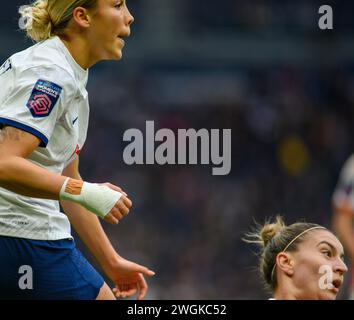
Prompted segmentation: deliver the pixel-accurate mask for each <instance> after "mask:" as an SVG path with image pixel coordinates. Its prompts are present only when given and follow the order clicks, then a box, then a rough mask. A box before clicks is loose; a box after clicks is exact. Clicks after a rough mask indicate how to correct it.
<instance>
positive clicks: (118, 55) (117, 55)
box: [110, 49, 123, 60]
mask: <svg viewBox="0 0 354 320" xmlns="http://www.w3.org/2000/svg"><path fill="white" fill-rule="evenodd" d="M110 56H111V59H110V60H121V59H122V58H123V52H122V49H115V50H113V51H112V53H111V55H110Z"/></svg>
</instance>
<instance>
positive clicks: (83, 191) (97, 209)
mask: <svg viewBox="0 0 354 320" xmlns="http://www.w3.org/2000/svg"><path fill="white" fill-rule="evenodd" d="M69 181H70V178H67V179H66V180H65V182H64V184H63V186H62V188H61V190H60V200H67V201H72V202H76V203H79V204H81V205H82V206H83V207H85V208H86V209H87V210H89V211H91V212H93V213H94V214H96V215H97V216H99V217H101V218H104V217H105V216H106V215H107V214H108V213H109V212H110V211H111V210H112V209H113V207H114V205H115V204H116V203H117V202H118V201H119V199H120V198H121V196H122V194H121V193H120V192H118V191H114V190H112V189H110V188H108V187H107V186H103V185H99V184H96V183H89V182H83V185H82V187H81V188H79V189H78V190H77V189H76V190H75V192H73V191H72V190H70V188H67V186H68V183H69Z"/></svg>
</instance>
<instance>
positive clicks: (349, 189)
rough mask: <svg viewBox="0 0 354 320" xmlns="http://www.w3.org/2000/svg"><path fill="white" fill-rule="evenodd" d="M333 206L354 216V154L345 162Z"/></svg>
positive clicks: (334, 195)
mask: <svg viewBox="0 0 354 320" xmlns="http://www.w3.org/2000/svg"><path fill="white" fill-rule="evenodd" d="M333 204H334V205H335V206H336V207H339V208H346V209H347V210H349V211H350V212H352V213H353V214H354V154H353V155H351V156H350V157H349V159H348V160H347V161H346V162H345V164H344V166H343V168H342V170H341V173H340V177H339V181H338V183H337V186H336V189H335V192H334V194H333Z"/></svg>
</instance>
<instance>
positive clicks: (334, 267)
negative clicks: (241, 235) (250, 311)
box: [246, 217, 348, 300]
mask: <svg viewBox="0 0 354 320" xmlns="http://www.w3.org/2000/svg"><path fill="white" fill-rule="evenodd" d="M248 236H249V237H248V240H247V239H246V241H247V242H251V243H252V242H253V243H257V244H259V245H260V247H261V252H260V263H259V267H260V273H261V276H262V279H263V280H264V282H265V284H266V285H267V287H268V289H270V290H271V292H272V294H273V299H276V300H332V299H335V298H336V296H337V294H338V291H339V288H340V287H341V285H342V283H343V275H344V273H345V272H347V271H348V269H347V267H346V265H345V263H344V262H343V256H344V253H343V247H342V245H341V243H340V242H339V240H338V239H337V237H336V236H335V235H334V234H333V233H332V232H330V231H329V230H328V229H326V228H325V227H322V226H320V225H318V224H312V223H304V222H298V223H294V224H292V225H289V226H286V225H285V224H284V222H283V220H282V219H281V218H280V217H277V219H276V221H275V222H274V223H266V224H265V225H264V226H263V227H261V228H260V230H259V231H257V232H256V233H254V234H250V235H248Z"/></svg>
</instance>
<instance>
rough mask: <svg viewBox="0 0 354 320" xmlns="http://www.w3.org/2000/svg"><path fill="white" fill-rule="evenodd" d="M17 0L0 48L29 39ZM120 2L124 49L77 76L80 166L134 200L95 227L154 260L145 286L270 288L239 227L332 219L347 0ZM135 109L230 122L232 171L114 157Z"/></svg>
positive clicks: (348, 49)
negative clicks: (81, 88)
mask: <svg viewBox="0 0 354 320" xmlns="http://www.w3.org/2000/svg"><path fill="white" fill-rule="evenodd" d="M23 4H26V2H24V1H17V0H16V1H5V2H3V3H2V10H1V11H0V39H1V46H0V58H1V61H5V59H6V58H7V57H8V56H10V55H11V54H13V53H14V52H16V51H19V50H22V49H24V48H26V47H28V46H29V45H31V42H30V41H28V40H26V38H25V36H24V34H23V33H21V32H20V30H19V27H18V14H17V11H18V7H19V6H20V5H23ZM127 4H128V7H129V8H130V11H131V13H132V14H133V15H134V17H135V23H134V25H133V26H132V36H131V38H130V39H128V41H127V45H126V48H125V51H124V59H123V60H122V61H121V62H119V63H117V62H104V63H100V64H98V65H97V66H95V67H93V68H92V69H91V70H90V80H89V84H88V91H89V94H90V102H91V123H90V129H89V134H88V140H87V143H86V145H85V147H84V150H83V152H82V155H81V173H82V176H83V177H84V178H85V179H86V180H88V181H92V182H105V181H109V182H112V183H115V184H117V185H119V186H121V187H122V188H123V189H124V190H125V191H126V192H127V193H128V194H129V196H130V198H131V199H132V200H133V202H134V208H133V210H132V212H131V214H130V215H129V217H128V218H126V219H125V220H124V221H123V222H122V223H121V224H119V226H115V227H111V226H108V225H107V224H104V228H105V230H106V231H107V233H108V234H109V237H110V239H111V240H112V242H113V243H114V245H115V247H116V248H117V249H118V251H119V253H120V254H121V255H122V256H124V257H125V258H127V259H131V260H134V261H136V262H139V263H142V264H145V265H147V266H149V267H150V268H152V269H153V270H155V271H156V273H157V275H156V276H155V277H154V279H149V280H148V281H149V285H150V291H149V294H148V299H265V298H268V297H269V295H268V294H267V293H266V292H265V291H264V290H263V285H262V283H261V281H260V279H259V277H258V274H257V257H256V255H255V252H256V248H255V247H253V246H250V245H247V244H245V243H243V242H242V240H241V238H242V236H243V235H244V233H245V232H247V231H250V229H251V227H252V226H254V220H256V221H258V222H263V221H264V219H265V218H269V217H273V216H275V215H276V214H282V215H283V216H284V217H285V219H286V222H287V223H289V224H290V223H293V222H295V221H297V220H300V219H305V220H307V221H309V222H316V223H320V224H323V225H325V226H328V227H330V226H331V215H332V213H331V195H332V192H333V190H334V187H335V185H336V182H337V179H338V175H339V170H340V168H341V166H342V164H343V162H344V161H345V159H346V158H347V157H348V156H349V155H350V154H351V152H352V151H353V150H354V139H353V123H354V122H353V121H354V69H353V65H354V63H353V62H354V19H353V16H354V2H352V1H326V2H325V4H330V5H332V6H333V9H334V30H326V31H322V30H320V29H319V27H318V20H319V18H320V15H319V14H318V9H319V7H320V5H322V4H324V3H321V2H320V1H315V0H314V1H309V0H296V1H295V0H291V1H289V0H281V1H280V0H278V1H275V0H253V1H241V0H219V1H211V0H203V1H201V0H200V1H196V0H190V1H181V0H163V1H161V0H159V1H158V0H149V1H143V0H128V1H127ZM147 120H154V121H155V126H156V130H157V129H159V128H170V129H172V130H174V131H175V130H177V129H179V128H195V129H200V128H206V129H208V130H209V129H212V128H215V129H227V128H231V129H232V170H231V173H230V174H229V175H227V176H212V174H211V166H212V165H210V166H208V165H203V166H196V165H175V166H170V165H167V166H158V165H133V166H128V165H126V164H125V163H124V162H123V150H124V148H125V146H126V145H127V143H125V142H123V134H124V132H125V130H127V129H130V128H138V129H141V130H142V131H143V132H144V131H145V122H146V121H147ZM79 245H80V247H81V248H82V249H83V250H84V251H85V249H84V248H83V247H82V244H81V243H80V242H79ZM88 256H89V255H88ZM91 261H92V260H91ZM342 296H343V298H345V297H346V292H345V290H344V291H343V293H342Z"/></svg>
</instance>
